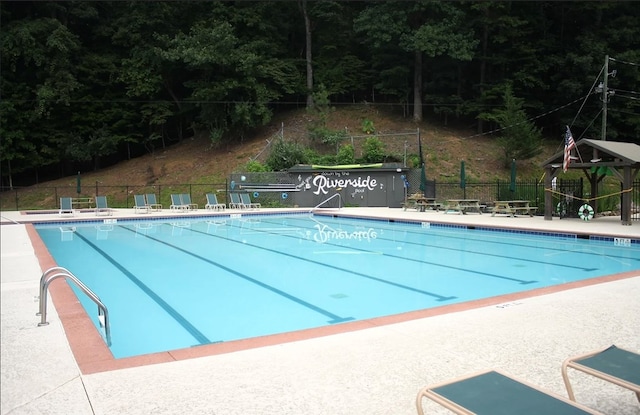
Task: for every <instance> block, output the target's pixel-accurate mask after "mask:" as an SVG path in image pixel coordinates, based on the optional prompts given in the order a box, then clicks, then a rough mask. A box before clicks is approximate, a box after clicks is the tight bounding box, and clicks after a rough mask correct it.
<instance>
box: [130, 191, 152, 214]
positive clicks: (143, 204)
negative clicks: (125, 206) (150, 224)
mask: <svg viewBox="0 0 640 415" xmlns="http://www.w3.org/2000/svg"><path fill="white" fill-rule="evenodd" d="M133 202H134V205H133V212H134V213H149V206H147V201H146V199H145V198H144V195H133Z"/></svg>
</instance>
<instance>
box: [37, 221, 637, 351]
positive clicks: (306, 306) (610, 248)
mask: <svg viewBox="0 0 640 415" xmlns="http://www.w3.org/2000/svg"><path fill="white" fill-rule="evenodd" d="M107 221H108V222H112V223H105V222H100V223H97V222H94V223H64V224H55V225H37V226H36V229H37V231H38V233H39V234H40V236H41V238H42V240H43V241H44V242H45V244H46V245H47V247H48V249H49V251H50V253H51V254H52V256H53V257H54V259H55V260H56V262H57V263H58V265H60V266H63V267H65V268H68V269H69V270H70V271H71V272H73V273H74V274H75V275H76V276H78V277H79V278H80V279H81V280H82V281H83V282H84V283H85V284H86V285H87V286H89V287H90V288H91V289H92V290H93V291H94V292H96V294H97V295H98V296H99V297H100V298H101V300H102V301H103V302H104V303H105V304H106V305H107V307H108V308H109V316H110V323H111V341H112V342H111V347H110V349H111V352H112V353H113V355H114V356H115V357H116V358H122V357H129V356H135V355H141V354H147V353H153V352H159V351H166V350H173V349H179V348H186V347H191V346H196V345H201V344H209V343H216V342H227V341H231V340H237V339H244V338H251V337H257V336H264V335H269V334H275V333H283V332H290V331H297V330H302V329H306V328H314V327H321V326H326V325H335V324H340V323H342V322H347V321H354V320H363V319H369V318H374V317H380V316H387V315H393V314H399V313H404V312H410V311H414V310H422V309H427V308H432V307H438V306H441V305H448V304H454V303H459V302H465V301H470V300H474V299H479V298H485V297H490V296H496V295H501V294H506V293H512V292H519V291H525V290H531V289H535V288H540V287H546V286H551V285H557V284H562V283H565V282H571V281H576V280H581V279H587V278H593V277H597V276H602V275H608V274H614V273H619V272H625V271H630V270H635V269H638V268H640V267H639V263H640V249H639V247H638V245H637V244H628V246H627V244H619V243H616V242H615V241H614V240H612V239H609V240H607V238H603V239H604V240H584V239H579V238H576V237H575V236H558V235H556V236H548V235H542V234H533V233H526V232H520V233H515V232H498V231H495V230H490V229H486V230H485V229H467V228H466V227H451V226H436V225H429V224H428V223H408V222H407V223H403V222H389V221H377V220H363V219H348V218H340V217H331V216H310V215H301V214H295V215H294V214H290V215H284V216H275V215H265V216H258V215H253V216H245V215H243V216H239V215H230V216H225V217H217V218H193V219H186V218H182V219H181V220H170V219H166V220H164V221H160V220H156V221H140V220H138V221H134V220H119V221H117V222H115V221H113V220H107ZM71 285H72V287H73V284H71ZM73 288H74V290H75V287H73ZM76 295H77V296H78V297H79V299H80V301H81V302H82V304H83V306H84V307H85V309H86V310H87V312H88V314H89V316H90V317H91V318H92V320H93V321H94V324H95V325H96V327H98V319H97V315H96V309H95V304H94V303H93V302H91V301H90V300H89V299H88V298H87V297H86V296H85V295H84V294H81V293H79V291H78V290H76Z"/></svg>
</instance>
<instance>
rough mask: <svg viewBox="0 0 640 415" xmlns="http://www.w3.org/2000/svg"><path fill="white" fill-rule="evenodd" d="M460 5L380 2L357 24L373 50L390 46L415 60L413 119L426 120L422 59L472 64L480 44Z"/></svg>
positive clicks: (356, 22) (356, 27)
mask: <svg viewBox="0 0 640 415" xmlns="http://www.w3.org/2000/svg"><path fill="white" fill-rule="evenodd" d="M459 7H460V6H459V5H458V4H457V3H449V2H436V1H417V2H381V3H375V4H374V5H371V6H369V7H367V8H366V9H365V10H363V12H362V13H361V14H360V16H358V18H357V19H356V21H355V30H356V31H359V32H362V33H364V34H366V39H367V40H365V42H366V43H368V44H369V45H370V46H371V47H373V48H381V47H383V46H389V45H390V44H394V45H398V46H399V47H400V48H401V50H403V51H405V52H407V53H409V54H411V55H412V56H413V119H414V121H421V120H422V116H423V114H422V113H423V111H422V98H423V71H424V68H423V56H426V57H427V58H435V57H439V56H448V57H451V58H453V59H457V60H471V58H472V56H473V49H474V48H475V46H476V45H477V43H478V42H477V41H476V40H475V39H474V38H473V32H472V31H470V30H469V29H466V28H465V27H464V20H463V17H464V13H463V12H462V11H461V10H460V8H459Z"/></svg>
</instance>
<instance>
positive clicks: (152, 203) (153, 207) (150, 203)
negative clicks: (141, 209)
mask: <svg viewBox="0 0 640 415" xmlns="http://www.w3.org/2000/svg"><path fill="white" fill-rule="evenodd" d="M145 197H146V199H147V207H148V208H149V210H150V211H153V212H160V211H161V210H162V205H161V204H160V203H158V201H157V200H156V194H155V193H147V194H146V195H145Z"/></svg>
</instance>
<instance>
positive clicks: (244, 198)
mask: <svg viewBox="0 0 640 415" xmlns="http://www.w3.org/2000/svg"><path fill="white" fill-rule="evenodd" d="M240 201H241V202H242V204H243V205H245V206H248V207H249V209H260V208H261V207H262V205H261V204H260V203H254V202H252V201H251V196H249V193H240Z"/></svg>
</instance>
